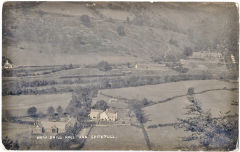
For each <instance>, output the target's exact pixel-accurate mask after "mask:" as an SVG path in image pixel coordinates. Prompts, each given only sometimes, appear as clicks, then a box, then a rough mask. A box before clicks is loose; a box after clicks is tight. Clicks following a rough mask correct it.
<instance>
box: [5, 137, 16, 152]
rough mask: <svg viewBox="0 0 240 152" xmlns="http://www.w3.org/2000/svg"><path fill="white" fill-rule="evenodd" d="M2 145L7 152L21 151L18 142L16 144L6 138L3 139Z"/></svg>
mask: <svg viewBox="0 0 240 152" xmlns="http://www.w3.org/2000/svg"><path fill="white" fill-rule="evenodd" d="M2 143H3V145H4V147H5V148H6V149H7V150H19V143H18V140H16V141H15V142H14V141H13V140H11V139H10V138H8V136H6V137H5V138H3V140H2Z"/></svg>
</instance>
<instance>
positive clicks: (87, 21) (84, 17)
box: [80, 15, 92, 27]
mask: <svg viewBox="0 0 240 152" xmlns="http://www.w3.org/2000/svg"><path fill="white" fill-rule="evenodd" d="M80 19H81V21H82V24H83V25H85V26H86V27H91V26H92V24H91V21H90V18H89V16H88V15H82V16H81V18H80Z"/></svg>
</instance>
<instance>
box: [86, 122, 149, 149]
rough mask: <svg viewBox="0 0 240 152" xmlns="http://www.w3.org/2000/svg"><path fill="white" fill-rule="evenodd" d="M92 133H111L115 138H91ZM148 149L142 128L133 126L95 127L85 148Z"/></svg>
mask: <svg viewBox="0 0 240 152" xmlns="http://www.w3.org/2000/svg"><path fill="white" fill-rule="evenodd" d="M92 135H111V136H114V137H116V138H114V139H91V136H92ZM116 149H117V150H134V149H141V150H147V147H146V143H145V141H144V136H143V134H142V131H141V129H140V128H136V127H133V126H110V127H94V128H93V129H92V131H91V133H90V135H89V137H88V139H87V140H86V142H85V146H84V147H83V150H116Z"/></svg>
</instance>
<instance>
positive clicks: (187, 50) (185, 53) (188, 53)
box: [183, 47, 193, 56]
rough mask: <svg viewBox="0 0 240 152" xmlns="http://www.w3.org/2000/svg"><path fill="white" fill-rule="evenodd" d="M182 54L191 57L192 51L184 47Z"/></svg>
mask: <svg viewBox="0 0 240 152" xmlns="http://www.w3.org/2000/svg"><path fill="white" fill-rule="evenodd" d="M183 54H184V55H185V56H191V55H192V54H193V51H192V49H191V48H190V47H186V48H185V50H184V51H183Z"/></svg>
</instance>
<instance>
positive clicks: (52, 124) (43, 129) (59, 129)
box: [32, 117, 77, 135]
mask: <svg viewBox="0 0 240 152" xmlns="http://www.w3.org/2000/svg"><path fill="white" fill-rule="evenodd" d="M76 122H77V120H76V119H75V118H72V117H67V118H66V117H65V118H64V117H63V118H60V119H58V120H57V121H56V119H54V120H52V119H51V120H50V119H41V120H37V121H35V123H34V127H33V129H32V134H43V133H46V134H53V135H55V134H58V133H64V132H65V131H66V129H67V128H68V127H73V126H74V125H75V123H76Z"/></svg>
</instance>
